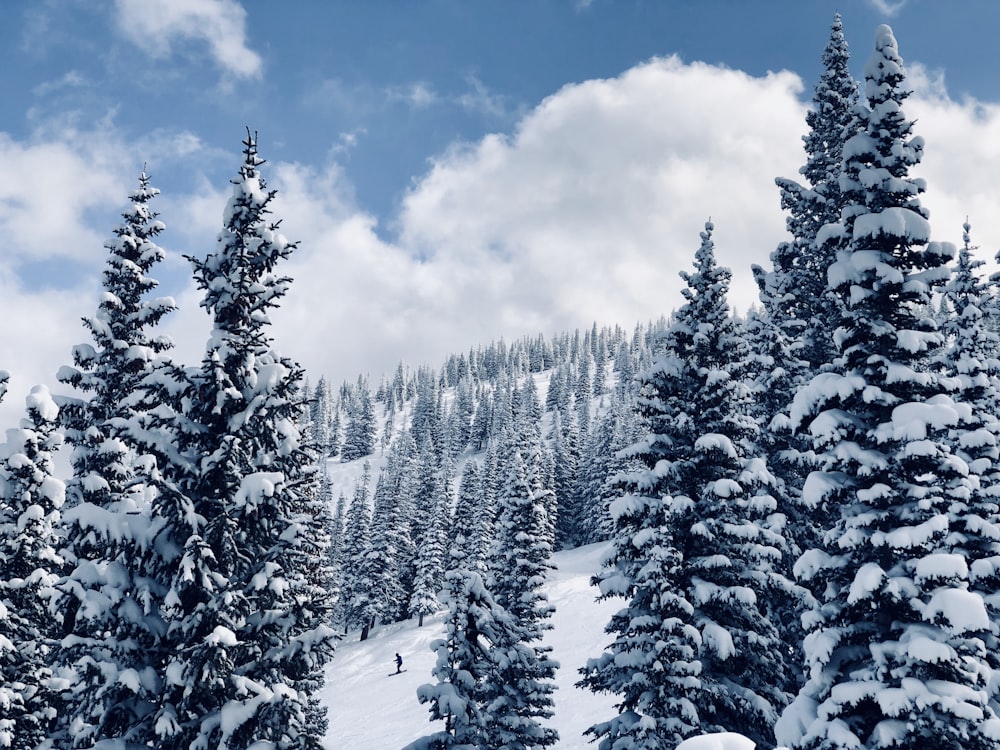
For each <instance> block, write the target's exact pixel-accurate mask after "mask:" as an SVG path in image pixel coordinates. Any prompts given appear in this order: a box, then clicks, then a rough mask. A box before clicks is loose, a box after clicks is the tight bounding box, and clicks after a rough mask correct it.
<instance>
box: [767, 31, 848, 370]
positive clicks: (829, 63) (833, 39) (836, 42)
mask: <svg viewBox="0 0 1000 750" xmlns="http://www.w3.org/2000/svg"><path fill="white" fill-rule="evenodd" d="M849 59H850V54H849V52H848V49H847V42H846V41H845V39H844V30H843V24H842V23H841V20H840V15H839V14H837V15H836V16H835V18H834V22H833V27H832V29H831V31H830V39H829V41H828V42H827V45H826V48H825V49H824V50H823V72H822V74H821V75H820V80H819V82H818V83H817V84H816V87H815V89H814V93H813V106H812V108H811V109H810V110H809V111H808V112H807V113H806V124H807V125H808V127H809V131H808V132H807V133H806V135H805V136H803V140H804V142H805V151H806V157H807V158H806V164H805V166H803V167H802V169H801V170H800V171H801V173H802V175H803V176H804V177H805V178H806V185H801V184H800V183H798V182H796V181H795V180H790V179H786V178H780V177H779V178H778V179H776V180H775V182H776V183H777V185H778V187H779V188H780V189H781V207H782V208H783V209H785V210H786V211H788V212H789V215H788V218H787V226H788V231H789V232H790V233H791V234H792V237H793V239H792V241H791V242H783V243H781V244H780V245H779V246H778V247H777V249H775V251H774V252H773V253H771V262H772V263H773V265H774V268H773V271H771V272H768V273H766V272H764V270H763V269H761V268H760V267H759V266H755V267H754V276H755V278H756V279H757V284H758V286H759V287H760V296H761V301H762V302H763V303H764V306H765V308H766V309H767V312H768V314H769V315H770V316H771V318H772V319H773V320H774V321H775V323H776V324H777V325H778V326H779V327H780V328H781V329H782V331H783V332H784V333H785V335H786V336H788V337H789V338H790V339H791V340H793V341H796V342H800V344H801V346H800V347H799V348H800V351H801V356H802V358H803V359H805V361H806V362H807V363H808V365H809V367H810V368H811V369H813V370H815V369H816V368H819V367H822V366H823V365H825V364H826V363H827V362H829V361H830V360H831V359H832V358H833V355H834V346H833V338H832V332H833V326H834V325H836V320H837V319H838V312H837V304H838V302H837V299H836V297H834V296H833V295H830V294H829V293H828V291H827V289H826V269H827V268H829V266H830V264H831V263H832V262H833V260H834V255H835V252H836V248H835V246H834V245H831V244H828V243H821V242H817V234H818V233H819V231H820V230H821V229H822V228H823V226H825V225H826V224H830V223H832V222H836V221H838V220H839V219H840V211H841V208H842V207H843V205H844V196H843V195H842V194H841V190H840V169H841V154H842V153H843V150H844V143H845V142H846V141H847V140H848V139H849V138H850V137H851V135H852V134H853V133H854V132H856V131H857V129H858V121H857V120H856V118H855V115H854V109H855V105H856V103H857V98H858V95H857V84H856V83H855V82H854V79H853V78H852V77H851V74H850V71H849V70H848V61H849Z"/></svg>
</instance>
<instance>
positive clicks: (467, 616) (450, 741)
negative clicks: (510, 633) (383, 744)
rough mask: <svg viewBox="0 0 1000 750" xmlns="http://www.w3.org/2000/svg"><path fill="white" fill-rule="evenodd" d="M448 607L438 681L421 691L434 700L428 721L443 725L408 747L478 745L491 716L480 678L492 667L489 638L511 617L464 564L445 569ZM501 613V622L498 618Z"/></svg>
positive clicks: (473, 748)
mask: <svg viewBox="0 0 1000 750" xmlns="http://www.w3.org/2000/svg"><path fill="white" fill-rule="evenodd" d="M446 580H447V584H448V600H449V611H448V616H447V618H446V619H445V637H444V638H443V639H438V640H436V641H434V642H433V643H432V644H431V650H432V651H434V652H435V653H436V654H437V663H436V664H435V666H434V671H433V675H434V677H435V678H437V683H435V684H427V685H421V686H420V687H419V688H418V689H417V696H418V698H419V699H420V702H421V703H428V704H430V720H431V721H444V723H445V724H444V729H443V730H441V731H439V732H436V733H434V734H432V735H430V736H428V737H423V738H421V739H419V740H417V741H416V742H413V743H411V744H410V745H408V746H407V747H406V749H405V750H478V749H479V748H481V747H483V744H482V738H483V736H484V732H485V730H486V723H487V721H488V717H487V716H486V714H485V711H484V710H483V705H482V698H481V683H482V681H483V679H484V678H485V676H486V674H487V672H488V669H489V666H488V659H489V652H488V650H487V649H488V646H486V647H484V643H490V642H492V641H490V639H491V638H492V639H494V640H498V634H497V630H498V626H500V627H502V626H503V625H504V624H507V623H508V622H509V617H507V618H505V614H506V613H504V612H503V611H502V609H500V608H499V607H497V605H496V603H495V602H494V601H493V598H492V597H491V596H490V593H489V592H488V591H487V590H486V588H485V587H484V586H483V582H482V579H481V578H480V577H479V575H478V574H477V573H471V572H469V571H467V570H464V569H456V570H451V571H449V572H448V573H447V574H446ZM498 616H499V622H498Z"/></svg>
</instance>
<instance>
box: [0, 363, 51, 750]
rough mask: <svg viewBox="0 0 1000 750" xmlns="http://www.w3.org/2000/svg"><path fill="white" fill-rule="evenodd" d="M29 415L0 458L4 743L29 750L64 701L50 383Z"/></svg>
mask: <svg viewBox="0 0 1000 750" xmlns="http://www.w3.org/2000/svg"><path fill="white" fill-rule="evenodd" d="M0 375H2V376H6V373H0ZM2 379H3V382H4V385H5V384H6V377H3V378H2ZM27 413H28V416H27V418H26V419H24V420H22V422H21V427H20V428H18V429H12V430H8V431H7V442H6V444H5V445H4V446H2V449H3V453H2V461H3V463H2V464H0V569H2V570H3V571H4V574H3V576H2V577H0V678H2V679H0V746H2V747H13V748H24V749H25V750H27V749H28V748H35V747H38V746H39V745H40V744H41V743H42V742H43V740H46V739H48V737H49V735H50V730H51V727H52V724H53V720H54V719H55V716H56V711H57V705H58V702H57V699H56V695H55V694H54V691H53V690H52V686H51V682H50V681H51V678H52V669H51V665H50V659H51V653H52V650H53V648H54V646H55V643H56V639H57V638H58V637H59V636H61V635H62V634H61V632H59V629H60V623H59V622H58V620H55V619H53V617H52V616H51V614H50V613H49V611H48V600H49V598H50V596H51V594H52V587H53V585H54V584H55V582H56V581H57V580H58V577H59V574H60V572H61V568H62V563H63V561H62V559H61V557H60V556H59V554H58V552H57V550H56V548H57V546H58V540H57V536H56V532H57V528H58V526H59V513H60V508H61V507H62V504H63V501H64V499H65V486H64V484H63V482H62V481H61V480H59V479H57V478H56V477H55V476H54V466H53V460H52V452H53V451H55V450H57V449H58V448H59V446H60V444H61V443H62V435H61V434H60V433H59V432H58V430H57V416H58V408H57V407H56V405H55V402H54V401H53V400H52V398H51V396H50V395H49V392H48V389H47V388H46V387H45V386H35V387H34V388H33V389H32V391H31V394H30V395H29V396H28V398H27Z"/></svg>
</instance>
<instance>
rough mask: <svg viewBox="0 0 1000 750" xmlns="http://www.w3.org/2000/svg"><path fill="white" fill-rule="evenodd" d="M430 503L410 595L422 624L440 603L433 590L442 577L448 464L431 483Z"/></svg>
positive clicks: (448, 505) (447, 517)
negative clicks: (432, 487) (429, 511)
mask: <svg viewBox="0 0 1000 750" xmlns="http://www.w3.org/2000/svg"><path fill="white" fill-rule="evenodd" d="M434 496H435V499H434V506H433V508H432V510H431V513H430V516H429V518H428V520H427V525H426V527H425V528H424V530H423V534H422V536H421V537H420V544H419V545H418V547H417V560H416V575H415V577H414V581H413V594H412V596H411V597H410V613H411V614H412V615H414V616H415V617H417V618H419V621H418V623H417V624H418V625H420V626H422V625H423V624H424V617H425V616H427V615H430V614H433V613H434V612H436V611H437V610H438V609H439V608H440V606H441V604H440V602H439V601H438V598H437V594H438V591H440V590H441V585H442V583H443V581H444V564H445V555H446V552H447V550H446V549H445V545H446V543H447V534H448V531H447V527H448V522H449V520H450V519H451V504H452V498H451V472H450V470H449V468H448V467H442V468H441V469H440V470H439V471H438V477H437V482H436V483H435V487H434Z"/></svg>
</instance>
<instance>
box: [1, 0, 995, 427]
mask: <svg viewBox="0 0 1000 750" xmlns="http://www.w3.org/2000/svg"><path fill="white" fill-rule="evenodd" d="M3 12H4V23H3V24H2V25H0V64H2V70H3V71H4V73H3V75H2V77H0V81H2V84H0V85H2V88H0V112H2V115H3V116H2V118H0V174H3V175H4V177H5V179H4V180H3V181H2V182H3V183H4V184H3V185H0V231H2V233H3V235H4V236H5V237H6V238H7V239H8V244H7V251H6V252H5V253H4V254H3V255H0V295H2V297H0V298H2V299H4V300H5V305H7V306H8V312H7V315H6V318H5V319H6V320H7V321H8V322H7V324H6V326H5V330H4V331H3V332H2V333H0V367H2V368H5V369H8V370H10V371H11V372H12V374H13V375H14V376H15V380H14V384H15V387H14V389H13V390H14V392H13V393H12V394H11V396H10V397H9V398H8V401H10V402H14V403H17V404H20V396H19V395H18V394H19V393H21V392H24V393H26V392H27V388H28V387H29V386H30V384H31V383H34V382H48V383H51V382H52V381H53V380H54V378H53V375H54V372H55V370H56V369H57V368H58V366H59V364H62V363H64V362H65V361H67V360H68V358H69V347H70V346H71V345H72V344H73V343H76V342H79V341H82V340H84V338H85V336H84V331H83V329H82V328H81V327H80V326H79V325H78V321H79V318H80V316H82V315H90V314H92V313H93V311H94V309H95V307H96V300H97V295H98V292H99V289H98V288H97V284H98V283H99V281H98V280H99V274H100V271H101V265H102V263H103V259H104V250H103V247H102V243H103V241H104V239H105V238H106V237H108V236H109V234H110V231H111V229H112V228H113V226H114V225H115V223H116V222H117V220H118V212H119V211H120V210H121V208H122V206H123V204H124V201H125V197H126V195H127V193H128V191H129V190H130V189H131V188H132V187H133V186H134V184H135V178H136V175H137V174H138V172H139V170H140V169H141V168H142V165H143V163H146V164H147V165H148V166H147V169H148V170H149V172H150V173H151V175H152V177H153V183H154V184H155V185H156V186H157V187H159V188H160V189H161V191H162V195H161V196H160V197H159V198H158V199H157V201H156V202H155V203H154V207H156V208H158V209H159V211H160V213H161V218H162V219H163V220H164V221H165V222H166V224H167V231H166V232H164V234H163V235H161V243H160V244H161V245H162V246H163V247H164V248H165V249H166V250H167V252H168V260H167V262H166V263H165V264H163V266H162V268H161V269H158V274H157V275H158V277H159V278H160V279H161V281H162V282H163V291H164V293H167V294H171V295H173V296H175V297H176V298H177V300H178V302H179V303H180V304H181V307H182V309H181V311H180V312H179V313H178V314H177V315H175V316H173V319H172V320H171V322H170V324H169V326H168V328H169V330H170V333H171V334H172V335H173V336H174V337H175V338H176V339H177V341H178V344H179V347H178V356H179V358H182V359H186V360H189V361H190V360H194V359H196V358H197V357H198V356H199V354H200V351H201V348H202V346H203V344H204V341H205V337H206V335H207V329H206V325H207V322H206V318H205V316H204V314H203V313H202V312H201V311H200V310H199V309H198V304H197V303H198V297H197V294H196V293H195V292H194V290H193V289H192V285H191V284H190V274H189V271H188V267H187V264H186V262H185V261H183V259H182V258H181V255H182V254H184V253H188V254H195V255H203V254H205V253H206V252H208V251H210V250H211V248H212V245H213V241H214V234H215V232H216V231H217V228H218V226H219V225H220V222H221V215H222V210H223V207H224V205H225V200H226V191H227V187H228V185H227V181H228V179H229V177H230V176H231V175H232V173H233V172H234V171H235V169H236V168H237V166H238V153H239V147H240V140H241V138H242V135H243V133H244V127H245V126H247V125H249V126H250V127H251V128H253V129H256V130H257V131H258V132H259V138H260V149H261V153H262V155H263V156H264V157H265V158H267V159H268V160H269V162H270V164H269V167H270V170H271V171H270V172H267V173H266V174H267V176H268V177H269V179H270V182H271V184H272V186H274V187H277V188H279V190H280V194H279V204H278V211H277V212H278V215H279V216H280V217H281V218H283V220H284V223H283V228H284V231H285V233H286V234H287V235H288V236H289V237H290V238H291V239H296V240H300V241H301V243H302V250H301V251H300V252H299V253H298V254H297V256H296V258H295V260H294V261H293V263H292V264H291V266H290V268H289V270H290V272H291V273H292V275H294V276H295V277H296V278H297V282H296V284H295V285H293V288H292V292H291V294H290V295H289V298H288V300H287V302H286V304H285V306H284V307H283V308H282V310H281V311H279V313H277V314H276V315H275V335H276V338H277V340H278V345H279V348H281V349H282V351H283V352H284V353H286V354H289V355H290V356H293V357H295V358H297V359H299V360H300V361H302V362H304V363H305V364H306V366H307V367H308V369H309V370H310V372H311V373H312V374H313V376H314V377H318V375H319V374H320V373H326V374H327V375H328V376H329V377H331V378H333V379H334V380H340V379H342V378H346V377H353V376H354V375H355V374H356V373H358V372H362V371H364V372H369V373H371V374H372V376H373V377H374V378H378V377H379V376H380V375H381V373H382V372H384V371H386V370H391V369H392V368H393V366H394V364H395V362H397V361H399V360H400V359H404V360H405V361H407V362H408V363H410V364H412V365H419V364H424V363H426V364H431V365H435V366H436V365H438V364H440V361H441V358H442V357H443V356H445V355H446V354H448V353H451V352H454V351H462V350H466V349H468V348H469V347H470V346H474V345H476V344H480V343H483V344H485V343H488V342H489V341H490V340H493V339H495V338H498V337H500V336H505V337H507V338H508V339H509V338H514V337H517V336H520V335H533V334H535V333H538V332H544V333H553V332H558V331H560V330H564V329H566V328H573V327H577V326H588V325H589V324H590V322H592V321H594V320H596V321H598V322H599V323H615V322H618V323H622V324H624V325H626V326H631V325H632V324H633V323H634V322H636V321H638V320H648V319H652V318H656V317H658V316H659V315H660V314H662V313H668V312H669V311H670V310H671V309H672V308H674V307H676V306H677V305H678V304H680V298H679V295H678V294H677V290H678V289H679V287H680V281H679V279H678V278H677V271H678V270H682V269H685V268H687V267H688V266H689V264H690V259H691V258H692V257H693V252H694V250H695V248H696V247H697V243H698V231H699V230H700V228H701V225H702V224H703V223H704V221H705V219H707V218H708V217H709V216H710V215H711V216H712V218H713V220H714V221H715V224H716V235H715V238H716V242H717V248H718V256H719V258H720V261H721V262H723V263H725V264H727V265H730V266H731V267H732V268H733V270H734V289H733V295H732V298H733V302H734V304H735V305H736V306H737V307H738V308H745V307H746V305H748V304H751V303H752V302H753V300H754V290H753V288H752V284H751V282H750V275H749V264H750V263H751V262H758V263H766V260H767V254H768V252H770V249H771V248H773V246H774V244H775V243H776V242H778V241H781V240H782V239H783V238H784V235H783V222H784V217H783V216H782V214H781V212H780V208H779V203H778V194H777V190H776V189H775V188H774V187H773V179H774V177H775V176H778V175H784V176H795V172H796V170H797V169H798V167H799V166H800V165H801V162H802V159H803V156H802V152H801V145H800V142H799V136H800V135H801V134H802V132H803V131H804V119H803V118H804V113H805V106H806V104H807V102H808V98H809V96H810V94H811V91H812V86H813V83H814V82H815V80H816V77H817V76H818V74H819V71H820V54H821V52H822V49H823V46H824V45H825V43H826V40H827V38H828V36H829V27H830V23H831V21H832V18H833V14H834V13H835V12H840V13H841V15H842V16H843V21H844V26H845V33H846V36H847V39H848V42H849V44H850V46H851V52H852V63H853V66H852V67H853V69H854V72H855V74H856V75H857V76H858V77H860V76H861V75H862V70H863V66H864V63H865V61H866V60H867V58H868V56H869V55H870V53H871V48H872V39H873V34H874V30H875V27H876V26H877V25H878V24H879V23H889V24H890V25H891V26H892V27H893V30H894V32H895V34H896V38H897V40H898V42H899V47H900V51H901V53H902V56H903V59H904V60H905V61H906V63H907V68H908V71H909V73H910V78H911V85H912V86H913V88H914V89H915V94H914V96H913V97H912V98H911V100H910V103H911V108H910V109H908V110H907V114H908V115H910V116H911V117H915V118H917V119H918V125H917V128H916V132H917V133H918V134H920V135H923V136H924V137H925V138H926V139H927V142H928V149H927V157H926V159H925V162H924V164H922V165H921V166H920V168H919V169H918V173H919V174H920V175H921V176H924V177H926V178H927V180H928V184H929V190H928V194H927V196H926V200H925V204H926V205H928V206H929V207H930V209H931V211H932V226H933V227H934V230H935V235H936V236H937V238H938V239H949V240H956V239H958V238H959V237H960V224H961V221H962V220H963V219H964V216H965V215H966V214H968V215H969V216H970V219H971V221H972V224H973V239H974V242H976V243H977V244H981V245H982V246H983V248H984V250H983V257H984V258H988V259H992V256H993V254H994V253H995V251H996V249H997V248H998V247H1000V222H997V225H998V226H989V222H990V221H991V217H992V216H993V215H994V214H995V212H996V206H997V203H998V198H1000V196H998V191H997V189H996V187H995V185H994V177H995V175H996V174H998V173H1000V146H998V144H1000V114H998V106H1000V105H998V103H1000V76H997V71H998V69H1000V50H998V48H997V46H996V44H995V40H994V38H993V36H994V35H995V31H996V29H998V28H1000V3H997V2H995V0H963V2H961V3H943V2H936V1H934V0H908V2H888V0H879V2H874V1H873V0H844V1H842V2H838V3H831V2H821V1H819V0H816V1H811V2H801V1H800V0H769V1H768V2H766V3H764V2H760V3H749V2H744V1H742V0H706V1H703V2H695V1H694V0H683V1H680V0H678V1H676V2H675V1H664V2H651V1H650V0H637V1H634V2H633V1H629V0H618V1H617V2H612V1H611V0H591V2H574V1H573V0H566V1H565V2H557V1H556V0H537V1H535V2H528V0H514V1H513V2H486V1H485V0H484V1H482V2H458V1H456V0H448V1H445V0H438V1H431V2H417V1H413V2H403V1H399V2H389V1H388V0H376V1H373V2H361V0H355V1H352V2H346V1H336V0H309V1H304V0H303V1H296V0H288V1H287V2H281V3H276V2H264V1H263V0H259V1H258V0H255V1H250V0H247V2H244V3H242V4H240V3H238V2H236V0H103V1H98V0H41V1H38V2H17V1H12V2H7V3H5V4H4V7H3ZM18 408H19V406H18Z"/></svg>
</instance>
